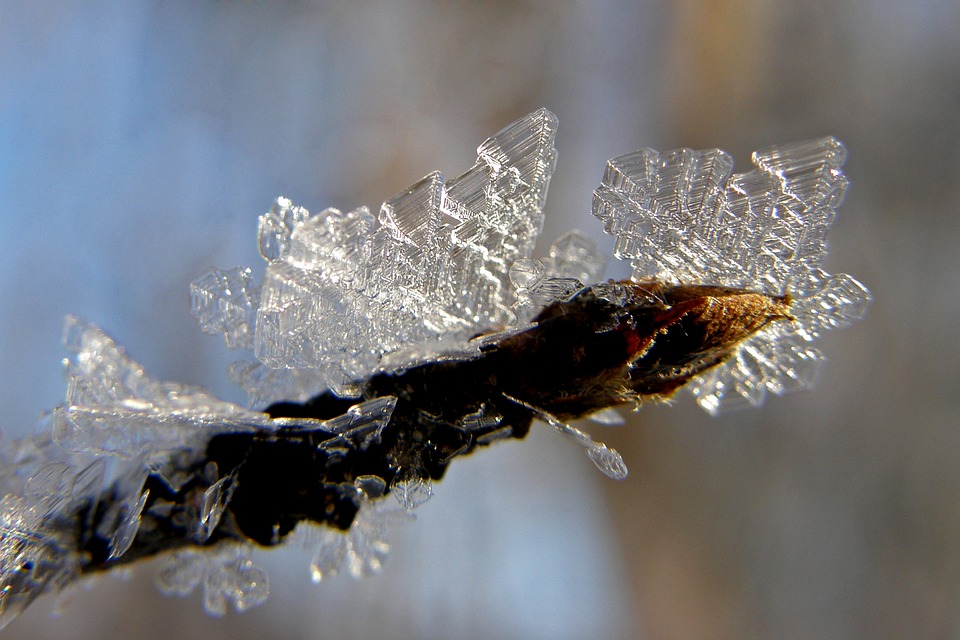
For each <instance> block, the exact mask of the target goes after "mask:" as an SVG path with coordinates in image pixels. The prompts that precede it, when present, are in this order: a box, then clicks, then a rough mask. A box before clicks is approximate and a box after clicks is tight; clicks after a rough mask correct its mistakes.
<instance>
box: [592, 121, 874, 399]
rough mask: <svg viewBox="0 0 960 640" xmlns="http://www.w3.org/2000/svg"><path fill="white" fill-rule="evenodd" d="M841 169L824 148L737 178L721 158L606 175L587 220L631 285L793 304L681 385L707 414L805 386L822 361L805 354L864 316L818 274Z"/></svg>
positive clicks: (857, 296) (848, 292)
mask: <svg viewBox="0 0 960 640" xmlns="http://www.w3.org/2000/svg"><path fill="white" fill-rule="evenodd" d="M845 159H846V150H845V149H844V147H843V145H842V144H841V143H840V142H839V141H837V140H836V139H835V138H831V137H827V138H820V139H816V140H811V141H807V142H799V143H790V144H783V145H778V146H774V147H770V148H767V149H764V150H761V151H757V152H754V154H753V163H754V165H756V169H754V170H752V171H749V172H747V173H742V174H735V175H731V172H732V169H733V161H732V160H731V158H730V156H729V155H728V154H727V153H725V152H723V151H720V150H719V149H712V150H707V151H694V150H691V149H680V150H676V151H669V152H664V153H660V152H657V151H654V150H652V149H643V150H641V151H637V152H634V153H631V154H628V155H625V156H620V157H618V158H614V159H613V160H611V161H610V162H609V163H608V164H607V169H606V172H605V173H604V177H603V182H602V184H601V186H600V188H598V189H597V191H596V192H595V194H594V206H593V210H594V214H595V215H596V216H597V217H598V218H600V220H601V221H602V222H603V223H604V228H605V230H606V231H607V232H608V233H610V234H612V235H613V236H614V237H615V239H616V246H615V250H614V255H615V256H616V257H617V258H620V259H624V260H630V262H631V265H632V267H633V276H632V277H633V279H634V280H636V281H644V280H661V281H666V282H686V283H693V282H696V283H700V284H716V285H723V286H735V287H740V288H744V289H750V290H754V291H759V292H762V293H766V294H768V295H772V296H781V295H785V294H786V295H789V296H791V298H792V305H791V307H790V311H791V313H792V314H793V316H794V320H793V321H792V322H780V323H774V324H771V325H770V326H768V327H767V328H766V329H764V330H763V331H762V332H760V333H759V334H758V335H756V336H754V337H752V338H750V339H749V340H747V341H746V342H745V343H744V344H743V345H742V347H741V348H740V349H739V350H738V352H737V353H736V354H735V357H732V358H729V359H728V360H727V361H726V362H725V363H723V364H721V365H720V366H718V367H716V368H714V369H713V370H711V371H709V372H707V373H706V374H705V375H703V376H701V377H700V378H698V379H697V380H695V381H693V382H692V383H691V384H690V385H688V388H690V389H691V391H692V392H693V394H694V395H695V396H696V397H697V401H698V402H699V403H700V405H701V406H703V407H704V408H705V409H707V410H708V411H710V412H716V411H718V410H720V409H722V408H724V407H730V406H736V405H737V404H741V403H749V404H754V405H757V404H760V403H761V402H762V401H763V399H764V397H765V395H766V393H767V392H768V391H770V392H773V393H783V392H786V391H789V390H791V389H794V388H804V387H807V386H809V385H810V384H812V382H813V380H814V378H815V376H816V373H817V371H818V368H819V362H820V361H821V360H822V356H821V355H820V353H819V352H817V351H816V350H813V349H809V348H807V347H805V346H804V344H805V343H806V342H809V341H811V340H814V339H815V338H817V337H818V336H819V335H820V334H821V333H822V332H823V331H824V330H826V329H832V328H838V327H843V326H846V325H848V324H850V323H851V322H853V321H855V320H858V319H860V318H861V317H863V315H864V313H865V312H866V307H867V305H868V303H869V301H870V294H869V292H868V291H867V290H866V288H865V287H864V286H863V285H862V284H860V283H859V282H857V281H856V280H854V279H853V278H851V277H850V276H848V275H845V274H839V275H836V276H831V275H829V274H827V273H826V272H825V271H823V270H822V263H823V260H824V258H825V257H826V251H827V245H826V234H827V231H828V230H829V228H830V225H831V224H832V223H833V220H834V217H835V215H836V209H837V207H838V206H839V205H840V204H841V202H842V201H843V196H844V193H845V191H846V188H847V179H846V177H845V176H844V175H843V172H842V171H841V166H842V165H843V162H844V160H845Z"/></svg>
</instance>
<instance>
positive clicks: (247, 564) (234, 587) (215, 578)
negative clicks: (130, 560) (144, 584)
mask: <svg viewBox="0 0 960 640" xmlns="http://www.w3.org/2000/svg"><path fill="white" fill-rule="evenodd" d="M250 550H251V547H250V546H249V545H237V544H231V545H220V546H218V547H216V548H215V549H213V550H209V551H204V552H202V553H201V552H198V551H192V550H187V551H178V552H176V553H174V554H172V555H171V556H170V557H169V558H167V560H166V561H165V563H164V565H163V566H162V567H161V568H160V570H159V572H158V573H157V576H156V583H157V587H158V588H159V589H160V590H161V591H163V592H164V593H167V594H170V595H177V596H185V595H187V594H189V593H191V592H192V591H193V590H194V589H196V588H197V587H198V586H201V583H202V586H203V606H204V608H205V609H206V610H207V613H209V614H211V615H215V616H223V615H225V614H226V613H227V608H228V606H230V605H232V606H233V607H234V608H235V609H236V610H237V611H246V610H247V609H249V608H250V607H255V606H257V605H259V604H262V603H263V601H264V600H266V599H267V595H268V594H269V592H270V587H269V583H268V580H267V574H266V573H265V572H264V571H263V570H262V569H260V568H258V567H256V566H255V565H254V564H253V562H252V561H251V560H250Z"/></svg>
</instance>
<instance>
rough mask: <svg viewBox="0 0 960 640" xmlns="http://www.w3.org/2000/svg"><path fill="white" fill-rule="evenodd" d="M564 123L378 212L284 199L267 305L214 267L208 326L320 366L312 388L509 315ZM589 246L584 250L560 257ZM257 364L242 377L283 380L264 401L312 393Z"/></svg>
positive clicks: (482, 153)
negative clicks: (517, 269)
mask: <svg viewBox="0 0 960 640" xmlns="http://www.w3.org/2000/svg"><path fill="white" fill-rule="evenodd" d="M556 128H557V120H556V117H555V116H554V115H553V114H552V113H550V112H549V111H547V110H545V109H541V110H540V111H537V112H535V113H532V114H530V115H528V116H526V117H525V118H522V119H520V120H518V121H517V122H515V123H513V124H511V125H510V126H508V127H507V128H505V129H503V130H502V131H500V132H499V133H498V134H496V135H495V136H493V137H491V138H489V139H488V140H487V141H486V142H484V143H483V144H481V145H480V147H479V148H478V149H477V155H478V158H477V163H476V164H475V165H474V166H473V167H471V168H470V169H468V170H467V171H466V172H465V173H463V174H462V175H460V176H458V177H456V178H454V179H452V180H449V181H446V180H444V178H443V176H442V175H441V174H440V173H438V172H437V173H432V174H430V175H428V176H426V177H425V178H424V179H423V180H421V181H420V182H418V183H416V184H415V185H413V186H411V187H410V188H409V189H407V190H406V191H404V192H403V193H400V194H398V195H396V196H394V197H393V198H391V199H389V200H387V201H386V202H384V203H383V205H382V207H381V208H380V212H379V215H378V216H374V215H373V214H372V213H371V212H370V211H369V210H368V209H366V208H360V209H357V210H355V211H351V212H349V213H342V212H340V211H338V210H336V209H327V210H325V211H323V212H321V213H320V214H319V215H315V216H310V215H309V214H308V213H307V212H306V211H305V210H303V209H302V208H298V207H294V206H293V205H292V204H291V203H290V202H289V201H288V200H285V199H281V200H278V201H277V204H276V205H275V206H274V208H273V210H272V211H271V212H270V213H269V214H267V215H265V216H263V217H262V218H261V222H260V250H261V253H262V254H263V256H264V258H266V259H267V260H268V263H269V264H268V266H267V271H266V275H265V277H264V282H263V287H262V290H261V293H260V297H259V301H256V300H254V299H253V297H252V296H250V295H249V293H250V288H249V284H248V283H247V282H246V281H244V280H243V277H242V274H243V272H239V273H238V272H219V271H212V272H209V273H207V274H205V275H204V276H201V278H200V279H198V280H197V281H195V282H194V284H193V286H192V287H191V290H192V292H193V295H192V299H193V313H194V315H195V316H196V317H197V320H198V322H199V323H200V326H201V328H203V329H204V331H208V332H219V331H222V332H223V333H224V334H225V335H226V337H227V342H228V344H232V345H235V346H246V343H245V342H244V340H243V339H241V338H239V337H244V336H247V335H252V336H254V345H253V346H254V351H255V353H256V356H257V358H258V360H259V361H260V362H261V363H262V364H264V365H266V366H267V367H269V368H271V369H297V370H304V369H306V370H310V371H311V372H312V373H313V375H312V376H310V381H309V382H310V383H311V385H310V386H311V390H310V393H315V392H316V389H317V388H324V387H327V388H331V389H334V390H337V391H338V392H341V394H345V395H349V394H350V393H351V389H350V387H349V383H351V382H353V381H355V380H358V379H362V378H363V377H365V376H367V375H369V374H370V373H371V372H372V371H374V370H375V369H376V368H377V366H378V364H379V362H380V359H381V358H382V356H383V355H384V354H387V353H390V352H393V351H397V350H401V349H404V348H408V347H412V346H415V345H422V344H423V343H437V344H440V343H441V342H442V339H444V338H447V339H449V334H451V333H452V334H456V335H461V336H464V337H469V336H470V335H472V334H475V333H477V332H478V330H481V329H486V328H489V327H496V326H500V325H505V324H508V323H510V322H511V321H512V320H513V318H514V312H513V311H512V310H511V306H512V305H513V303H514V300H515V297H514V293H513V288H512V287H511V286H510V282H509V277H508V272H509V268H510V265H511V264H512V263H513V262H515V261H516V260H519V259H524V258H529V257H530V254H531V251H532V249H533V246H534V244H535V242H536V239H537V236H538V234H539V233H540V229H541V227H542V225H543V213H542V208H543V202H544V199H545V198H546V195H547V186H548V185H549V182H550V176H551V174H552V173H553V167H554V163H555V160H556V151H555V150H554V148H553V139H554V134H555V133H556ZM581 255H582V254H581V253H578V248H577V247H575V246H571V247H569V248H566V249H565V250H564V251H563V252H562V255H558V256H556V257H555V260H556V261H557V262H564V261H566V262H567V263H569V262H570V261H571V260H572V261H577V260H578V258H579V257H580V256H581ZM592 259H593V258H592ZM591 264H592V262H590V261H587V262H586V263H585V264H584V265H581V267H580V269H579V270H577V269H574V270H575V271H576V272H577V274H578V275H579V274H580V273H582V269H583V268H584V267H585V268H587V269H590V268H591V267H590V265H591ZM254 312H255V317H256V319H255V321H254V319H253V318H254ZM238 336H239V337H238ZM421 348H422V347H421ZM256 369H257V368H256V367H248V368H246V369H245V371H244V372H243V374H242V378H243V379H244V380H245V381H248V382H253V381H254V380H256V379H259V380H264V379H266V380H268V382H267V384H268V385H270V386H271V387H273V388H271V389H268V390H267V391H266V393H264V392H263V391H262V389H260V388H259V386H258V383H257V382H253V384H251V385H249V386H250V387H252V388H253V390H254V391H255V394H256V395H257V396H258V397H261V398H262V397H264V396H266V397H267V398H269V399H279V398H281V397H283V396H284V395H286V397H287V398H288V399H290V398H296V397H298V393H299V394H302V393H303V389H302V388H301V387H300V386H299V385H298V384H297V381H296V380H295V379H290V378H284V377H283V376H273V375H271V374H267V373H261V372H259V371H257V370H256ZM287 384H289V386H290V387H292V389H287V388H284V386H285V385H287ZM290 390H292V392H293V395H291V394H290V393H288V391H290Z"/></svg>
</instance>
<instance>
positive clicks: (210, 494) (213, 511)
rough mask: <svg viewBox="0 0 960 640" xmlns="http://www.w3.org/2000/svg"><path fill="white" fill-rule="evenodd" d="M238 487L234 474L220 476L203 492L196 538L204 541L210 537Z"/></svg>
mask: <svg viewBox="0 0 960 640" xmlns="http://www.w3.org/2000/svg"><path fill="white" fill-rule="evenodd" d="M235 487H236V482H235V479H234V476H232V475H228V476H224V477H223V478H220V479H219V480H217V481H216V482H214V483H213V484H212V485H210V486H209V487H207V489H206V490H205V491H204V492H203V499H202V500H201V502H200V512H199V514H198V515H199V522H198V523H197V533H196V536H195V537H196V539H197V541H199V542H203V541H205V540H207V539H208V538H209V537H210V534H211V533H213V530H214V529H216V528H217V525H218V524H219V523H220V517H221V516H222V515H223V512H224V510H225V509H226V508H227V503H228V502H230V496H232V495H233V490H234V488H235Z"/></svg>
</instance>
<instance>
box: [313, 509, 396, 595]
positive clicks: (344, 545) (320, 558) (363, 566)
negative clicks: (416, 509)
mask: <svg viewBox="0 0 960 640" xmlns="http://www.w3.org/2000/svg"><path fill="white" fill-rule="evenodd" d="M413 517H414V516H413V515H412V514H410V513H408V510H407V509H405V508H400V507H397V506H395V505H391V504H390V503H389V502H386V501H376V502H373V501H367V500H364V502H363V505H362V506H361V508H360V511H359V512H358V513H357V518H356V520H355V521H354V523H353V526H352V527H350V530H349V531H347V532H340V531H334V530H332V529H330V528H328V527H317V526H314V525H310V524H303V525H301V526H300V527H299V528H298V529H297V538H298V541H299V544H300V545H301V546H302V547H304V548H305V549H307V550H308V551H312V559H311V561H310V575H311V578H312V580H313V581H314V582H316V583H319V582H321V581H322V580H327V579H329V578H332V577H334V576H336V575H338V574H339V573H340V572H341V571H342V570H344V569H345V570H346V571H347V572H348V573H349V574H350V575H351V576H353V577H354V578H362V577H364V576H368V575H371V574H374V573H379V572H380V571H381V570H382V569H383V563H384V560H385V559H386V557H387V555H388V554H389V553H390V542H389V532H390V529H391V526H392V525H394V524H396V523H399V522H404V521H408V520H410V519H411V518H413Z"/></svg>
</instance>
